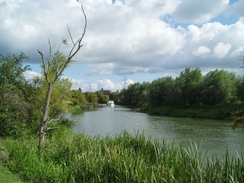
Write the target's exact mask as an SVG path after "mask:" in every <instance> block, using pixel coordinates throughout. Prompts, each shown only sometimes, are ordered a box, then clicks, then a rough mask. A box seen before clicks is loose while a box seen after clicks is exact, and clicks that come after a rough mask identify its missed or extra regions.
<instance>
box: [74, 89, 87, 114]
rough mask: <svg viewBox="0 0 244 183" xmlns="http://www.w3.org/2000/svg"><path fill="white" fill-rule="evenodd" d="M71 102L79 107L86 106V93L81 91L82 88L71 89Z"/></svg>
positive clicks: (83, 107)
mask: <svg viewBox="0 0 244 183" xmlns="http://www.w3.org/2000/svg"><path fill="white" fill-rule="evenodd" d="M71 102H72V104H71V105H73V106H78V107H79V108H82V109H85V108H86V103H87V101H86V97H85V94H84V93H82V92H81V90H72V91H71Z"/></svg>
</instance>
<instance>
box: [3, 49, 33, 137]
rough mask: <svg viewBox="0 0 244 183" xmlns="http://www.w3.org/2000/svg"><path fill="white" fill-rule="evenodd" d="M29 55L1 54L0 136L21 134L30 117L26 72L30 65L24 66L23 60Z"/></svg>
mask: <svg viewBox="0 0 244 183" xmlns="http://www.w3.org/2000/svg"><path fill="white" fill-rule="evenodd" d="M27 58H28V57H27V56H26V55H25V54H23V53H21V54H20V55H19V56H15V55H13V56H11V55H7V56H4V55H2V54H1V55H0V126H1V129H0V136H13V135H15V136H16V135H19V134H21V132H22V131H23V130H24V128H25V126H26V125H27V123H28V119H29V113H28V109H29V105H28V101H27V98H25V93H26V83H27V82H26V80H25V78H24V75H23V74H24V72H25V71H27V70H29V67H28V66H26V67H22V60H23V59H27Z"/></svg>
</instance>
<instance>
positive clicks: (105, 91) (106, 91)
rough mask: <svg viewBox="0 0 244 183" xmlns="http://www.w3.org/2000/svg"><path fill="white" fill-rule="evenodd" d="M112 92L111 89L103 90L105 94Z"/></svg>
mask: <svg viewBox="0 0 244 183" xmlns="http://www.w3.org/2000/svg"><path fill="white" fill-rule="evenodd" d="M111 93H112V91H111V90H103V94H104V95H110V94H111Z"/></svg>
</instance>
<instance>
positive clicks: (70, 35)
mask: <svg viewBox="0 0 244 183" xmlns="http://www.w3.org/2000/svg"><path fill="white" fill-rule="evenodd" d="M67 29H68V33H69V37H70V39H71V41H72V43H73V46H74V45H75V42H74V40H73V37H72V34H71V32H70V28H69V25H67Z"/></svg>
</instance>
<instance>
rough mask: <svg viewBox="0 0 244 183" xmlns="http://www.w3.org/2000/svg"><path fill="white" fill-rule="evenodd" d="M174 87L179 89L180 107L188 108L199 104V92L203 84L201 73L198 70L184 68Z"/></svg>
mask: <svg viewBox="0 0 244 183" xmlns="http://www.w3.org/2000/svg"><path fill="white" fill-rule="evenodd" d="M175 82H176V87H178V89H180V92H181V98H180V100H179V101H180V105H182V106H188V105H193V104H197V103H200V92H201V86H202V82H203V76H202V72H201V70H200V69H199V68H195V69H190V68H186V69H185V70H184V71H182V72H181V73H180V76H179V77H177V78H176V79H175Z"/></svg>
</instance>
